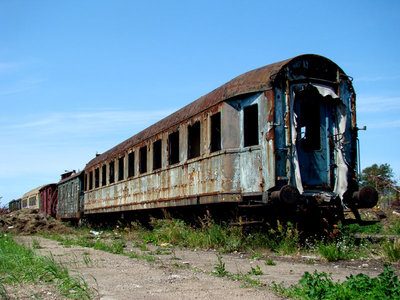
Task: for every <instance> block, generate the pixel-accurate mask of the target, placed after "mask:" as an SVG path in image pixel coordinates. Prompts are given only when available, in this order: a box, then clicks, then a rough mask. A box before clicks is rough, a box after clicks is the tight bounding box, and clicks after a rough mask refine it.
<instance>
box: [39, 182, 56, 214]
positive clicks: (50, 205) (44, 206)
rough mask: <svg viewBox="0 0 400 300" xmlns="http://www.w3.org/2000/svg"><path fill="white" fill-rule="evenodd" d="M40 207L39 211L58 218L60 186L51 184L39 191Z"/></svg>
mask: <svg viewBox="0 0 400 300" xmlns="http://www.w3.org/2000/svg"><path fill="white" fill-rule="evenodd" d="M39 194H40V196H39V197H40V205H39V209H40V211H42V212H43V213H45V214H46V215H48V216H51V217H56V214H57V201H58V186H57V184H56V183H50V184H47V185H45V186H43V187H42V188H41V189H40V190H39Z"/></svg>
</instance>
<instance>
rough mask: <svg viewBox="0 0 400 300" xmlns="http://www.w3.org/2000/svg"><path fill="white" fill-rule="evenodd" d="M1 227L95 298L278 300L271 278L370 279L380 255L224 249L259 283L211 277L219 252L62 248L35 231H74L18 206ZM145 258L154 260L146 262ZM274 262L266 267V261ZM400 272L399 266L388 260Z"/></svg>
mask: <svg viewBox="0 0 400 300" xmlns="http://www.w3.org/2000/svg"><path fill="white" fill-rule="evenodd" d="M0 231H3V232H6V233H7V232H10V233H13V234H14V235H15V237H14V238H15V240H16V241H17V242H18V243H20V244H24V245H26V246H29V247H32V245H34V246H35V247H33V248H34V250H35V251H36V252H37V253H38V254H41V255H45V256H48V255H52V256H53V257H54V258H55V259H56V260H57V261H58V262H60V263H62V264H63V265H64V266H66V267H67V268H68V270H69V271H70V273H71V274H72V275H81V276H83V278H84V279H85V281H86V282H87V283H88V284H89V286H90V287H91V288H93V289H95V290H96V291H97V293H96V299H280V297H278V296H277V295H275V294H274V293H273V292H272V291H271V290H270V288H269V287H270V286H271V284H272V282H276V283H281V282H282V283H283V284H284V286H290V285H292V284H296V283H297V282H298V280H299V279H300V278H301V276H302V275H303V274H304V272H310V273H313V272H314V271H315V270H318V271H319V272H326V273H331V274H332V277H333V279H334V280H340V281H342V280H345V279H346V277H347V276H349V275H350V274H353V275H356V274H359V273H364V274H366V275H368V276H370V277H375V276H377V275H378V274H380V273H381V272H382V271H383V268H384V262H383V261H382V260H381V259H380V258H376V259H365V260H350V261H339V262H333V263H328V262H325V261H323V260H321V259H320V258H319V257H317V256H315V257H313V256H301V255H298V256H284V257H282V256H275V255H271V256H269V257H264V258H262V259H260V258H252V257H251V255H250V254H248V253H231V254H222V255H221V257H222V262H223V263H224V264H225V268H226V271H228V272H229V273H230V274H244V275H246V274H248V272H249V271H251V270H252V268H253V269H257V268H258V267H259V268H260V270H261V271H262V273H263V274H262V275H250V278H251V279H254V280H258V281H259V282H261V283H262V285H261V286H251V285H249V284H246V282H245V281H243V280H233V279H232V278H228V277H216V276H214V275H212V272H213V271H215V267H216V266H217V265H218V264H219V263H218V258H217V254H218V253H217V252H216V251H213V250H192V249H185V248H178V247H173V246H171V245H169V244H166V245H161V246H151V245H146V247H145V248H143V247H140V245H137V244H135V243H134V242H127V247H126V248H125V249H124V251H125V253H128V254H129V253H131V254H135V256H136V257H139V258H130V257H128V256H126V255H117V254H111V253H107V252H104V251H99V250H94V249H91V248H84V247H80V246H71V247H64V246H62V245H60V244H59V243H58V242H56V241H53V240H49V239H45V238H41V237H37V236H33V234H35V233H37V232H40V233H45V232H49V233H51V232H53V233H63V234H71V233H72V230H71V229H70V228H68V227H66V226H65V225H64V224H63V223H61V222H58V221H56V220H54V219H47V218H46V217H45V216H43V215H42V214H40V213H38V212H37V211H29V210H25V211H24V210H23V211H19V212H13V213H10V214H8V215H6V216H1V218H0ZM146 258H151V259H152V260H153V261H148V260H146ZM267 258H269V259H272V260H273V261H274V262H275V263H276V264H275V265H266V264H265V261H266V259H267ZM392 268H393V269H394V270H395V271H396V272H397V273H398V274H399V271H400V264H399V263H396V264H392ZM5 288H6V291H7V294H8V295H9V296H10V298H11V299H32V297H33V298H36V299H62V298H63V297H61V296H60V293H59V292H58V291H57V289H56V288H55V287H54V286H53V285H45V284H43V285H38V284H36V285H33V284H18V285H13V286H11V285H5Z"/></svg>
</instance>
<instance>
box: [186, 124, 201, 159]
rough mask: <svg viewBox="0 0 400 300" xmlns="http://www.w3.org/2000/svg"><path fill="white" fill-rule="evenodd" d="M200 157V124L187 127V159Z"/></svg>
mask: <svg viewBox="0 0 400 300" xmlns="http://www.w3.org/2000/svg"><path fill="white" fill-rule="evenodd" d="M197 156H200V122H199V121H197V122H196V123H194V124H193V125H189V126H188V159H191V158H194V157H197Z"/></svg>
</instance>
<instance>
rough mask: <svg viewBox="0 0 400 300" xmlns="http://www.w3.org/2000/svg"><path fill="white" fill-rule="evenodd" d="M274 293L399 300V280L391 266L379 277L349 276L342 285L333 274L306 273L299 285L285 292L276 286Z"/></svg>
mask: <svg viewBox="0 0 400 300" xmlns="http://www.w3.org/2000/svg"><path fill="white" fill-rule="evenodd" d="M274 289H275V291H277V292H279V293H281V294H283V295H285V296H289V297H294V298H302V299H346V300H347V299H349V300H350V299H360V298H361V297H363V298H364V299H399V297H400V281H399V278H398V277H397V275H396V274H395V272H394V271H393V270H392V269H391V267H390V266H389V265H385V270H384V272H382V273H381V274H380V275H379V276H378V277H376V278H370V277H369V276H367V275H365V274H358V275H356V276H353V275H350V276H348V277H346V280H345V281H344V282H343V283H339V282H333V281H332V277H331V275H328V274H326V273H325V272H323V273H318V271H315V272H314V274H310V273H308V272H306V273H304V275H303V276H302V279H301V280H300V281H299V284H298V285H296V286H291V287H289V288H288V289H283V288H282V286H281V285H276V284H275V286H274Z"/></svg>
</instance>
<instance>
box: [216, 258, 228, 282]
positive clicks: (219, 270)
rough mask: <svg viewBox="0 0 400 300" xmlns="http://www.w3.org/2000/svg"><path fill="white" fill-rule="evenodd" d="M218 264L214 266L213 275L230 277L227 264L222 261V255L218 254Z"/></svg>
mask: <svg viewBox="0 0 400 300" xmlns="http://www.w3.org/2000/svg"><path fill="white" fill-rule="evenodd" d="M217 259H218V263H217V264H216V265H215V266H214V271H213V273H212V274H213V275H215V276H218V277H224V276H227V275H228V271H226V269H225V263H224V262H223V261H222V257H221V255H220V254H217Z"/></svg>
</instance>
